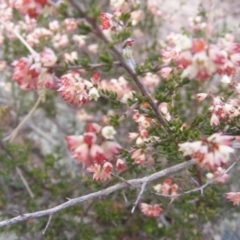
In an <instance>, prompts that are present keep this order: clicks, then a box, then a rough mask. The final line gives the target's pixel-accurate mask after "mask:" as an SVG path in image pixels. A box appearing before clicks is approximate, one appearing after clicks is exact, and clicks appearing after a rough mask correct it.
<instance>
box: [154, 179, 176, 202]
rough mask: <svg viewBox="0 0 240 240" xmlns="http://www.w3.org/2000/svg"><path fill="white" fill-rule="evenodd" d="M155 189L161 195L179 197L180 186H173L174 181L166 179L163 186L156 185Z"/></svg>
mask: <svg viewBox="0 0 240 240" xmlns="http://www.w3.org/2000/svg"><path fill="white" fill-rule="evenodd" d="M153 189H154V190H155V191H156V192H157V193H159V194H163V195H170V196H171V197H173V198H174V197H175V196H176V195H177V190H178V185H177V184H175V183H174V184H173V183H172V179H170V178H166V179H165V180H164V181H163V183H162V184H160V183H159V184H157V185H155V186H154V187H153Z"/></svg>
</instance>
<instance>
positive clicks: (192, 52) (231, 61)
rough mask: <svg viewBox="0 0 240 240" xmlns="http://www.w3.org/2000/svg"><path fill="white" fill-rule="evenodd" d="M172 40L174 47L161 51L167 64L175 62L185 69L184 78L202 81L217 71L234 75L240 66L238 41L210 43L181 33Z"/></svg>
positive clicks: (172, 37) (173, 36)
mask: <svg viewBox="0 0 240 240" xmlns="http://www.w3.org/2000/svg"><path fill="white" fill-rule="evenodd" d="M170 40H171V43H172V47H171V48H169V49H167V50H162V51H161V55H162V59H163V61H164V62H165V63H166V64H169V63H171V62H175V63H176V65H177V67H178V68H179V69H183V72H182V75H181V77H182V78H186V77H187V78H190V79H197V80H199V81H202V80H207V79H209V78H210V77H212V76H213V75H214V74H216V73H218V74H223V75H228V76H232V75H233V74H234V73H235V72H236V70H237V68H238V67H239V66H240V54H239V53H240V45H239V44H237V43H234V42H228V43H225V45H223V44H221V43H218V45H208V44H207V43H206V42H205V40H203V39H200V38H199V39H198V38H195V39H190V38H188V37H187V36H185V35H179V34H176V35H172V36H171V38H170ZM170 70H171V69H170ZM170 70H169V71H170Z"/></svg>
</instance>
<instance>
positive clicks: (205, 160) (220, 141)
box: [179, 133, 234, 170]
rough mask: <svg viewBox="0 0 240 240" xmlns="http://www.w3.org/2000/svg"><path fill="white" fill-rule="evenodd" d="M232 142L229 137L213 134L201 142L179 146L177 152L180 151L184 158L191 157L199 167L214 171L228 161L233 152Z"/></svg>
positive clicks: (231, 138)
mask: <svg viewBox="0 0 240 240" xmlns="http://www.w3.org/2000/svg"><path fill="white" fill-rule="evenodd" d="M232 140H233V137H231V136H223V135H222V134H221V133H215V134H213V135H212V136H210V137H208V138H203V139H202V140H201V141H196V142H192V143H191V142H186V143H183V144H179V151H182V152H183V155H184V156H187V155H191V156H192V158H194V159H196V160H197V161H198V162H199V164H200V166H201V167H205V168H206V169H213V170H214V169H216V168H217V167H223V166H225V165H226V164H227V163H228V161H229V160H230V154H231V153H233V152H234V149H233V148H232V147H231V145H232V144H231V142H232Z"/></svg>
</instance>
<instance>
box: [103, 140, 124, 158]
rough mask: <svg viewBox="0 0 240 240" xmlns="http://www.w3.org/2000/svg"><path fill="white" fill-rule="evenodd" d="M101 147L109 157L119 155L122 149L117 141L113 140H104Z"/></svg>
mask: <svg viewBox="0 0 240 240" xmlns="http://www.w3.org/2000/svg"><path fill="white" fill-rule="evenodd" d="M101 148H102V149H103V150H104V153H105V155H106V158H107V159H111V158H112V157H113V156H116V155H118V154H119V152H120V150H121V149H122V147H121V146H120V145H119V144H118V143H117V142H113V141H104V142H103V143H102V145H101Z"/></svg>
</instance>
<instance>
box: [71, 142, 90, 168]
mask: <svg viewBox="0 0 240 240" xmlns="http://www.w3.org/2000/svg"><path fill="white" fill-rule="evenodd" d="M89 150H90V149H89V146H88V145H87V144H86V143H83V144H81V145H79V146H78V147H77V148H76V149H75V150H74V151H73V152H72V154H71V157H72V158H76V159H77V161H78V162H79V163H82V165H83V167H88V166H90V165H92V164H93V161H92V159H91V158H90V156H89Z"/></svg>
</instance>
